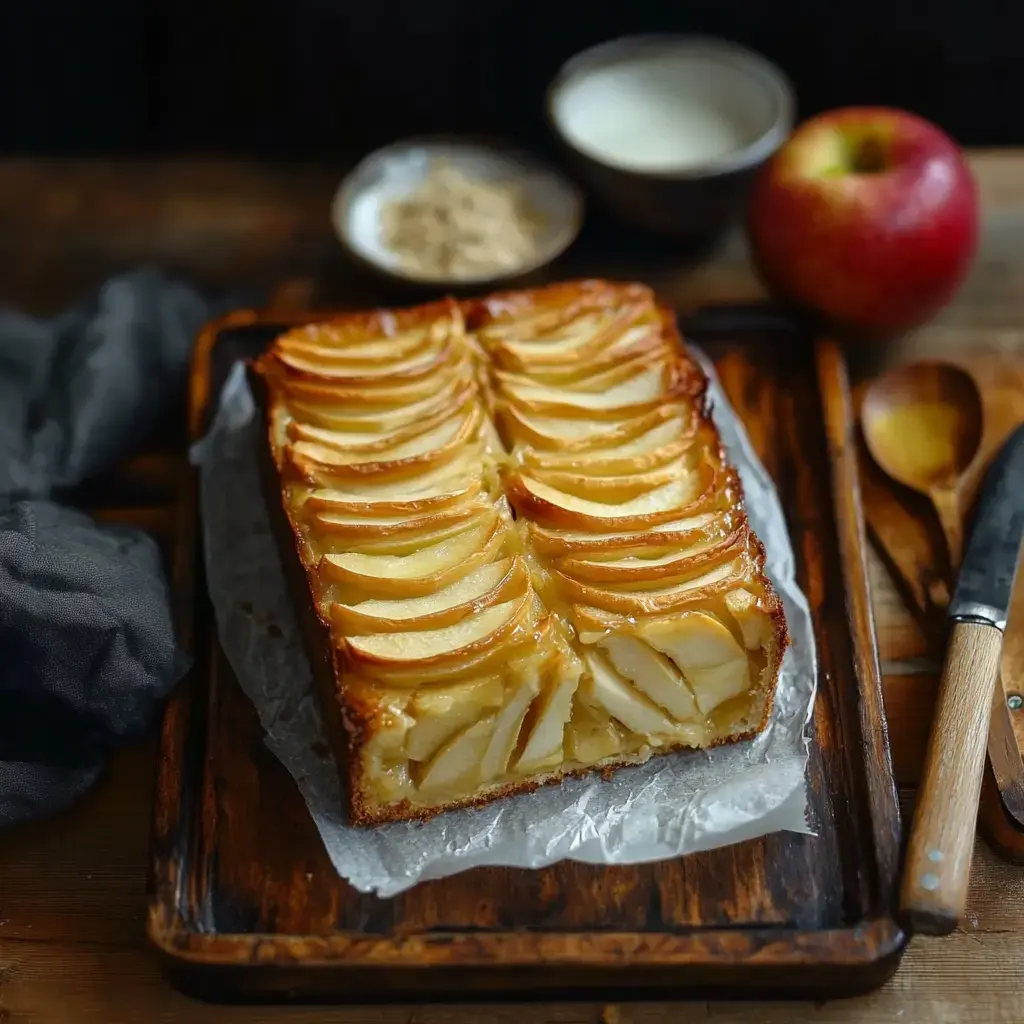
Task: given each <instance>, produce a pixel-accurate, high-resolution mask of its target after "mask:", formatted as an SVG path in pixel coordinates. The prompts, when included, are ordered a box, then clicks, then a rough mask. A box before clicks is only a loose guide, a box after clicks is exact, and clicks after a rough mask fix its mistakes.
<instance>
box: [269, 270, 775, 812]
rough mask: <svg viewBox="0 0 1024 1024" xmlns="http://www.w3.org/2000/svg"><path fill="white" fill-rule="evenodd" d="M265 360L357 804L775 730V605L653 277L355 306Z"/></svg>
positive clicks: (323, 674) (514, 782) (459, 797)
mask: <svg viewBox="0 0 1024 1024" xmlns="http://www.w3.org/2000/svg"><path fill="white" fill-rule="evenodd" d="M252 369H253V379H254V383H256V384H257V385H258V387H257V393H258V396H259V397H260V399H261V404H262V406H263V408H264V411H265V414H266V417H267V440H268V445H267V453H266V454H268V455H269V457H270V460H269V462H270V467H271V469H270V472H269V473H268V474H267V477H268V483H269V488H268V499H269V501H270V502H271V503H272V504H273V505H278V506H280V510H281V511H283V513H284V514H283V516H279V521H280V522H279V525H280V527H281V528H280V529H279V530H278V534H279V540H280V541H281V542H282V543H281V547H282V554H283V557H284V558H285V559H286V560H289V561H290V562H292V563H294V562H295V560H296V558H297V559H298V561H299V562H300V563H301V570H302V571H301V572H295V573H293V576H294V577H295V579H296V580H297V581H298V584H299V585H298V586H297V587H296V595H295V596H296V599H297V601H298V603H299V608H298V611H299V614H300V616H301V617H303V618H304V620H305V626H306V627H307V628H305V629H304V635H305V638H306V642H307V646H309V647H310V651H309V653H310V657H311V660H312V662H313V666H314V674H315V675H316V676H317V681H318V686H319V689H320V696H321V700H322V703H323V705H324V713H325V716H326V718H327V720H328V722H327V724H328V730H329V734H330V735H331V737H332V741H333V746H334V748H335V754H336V756H337V758H338V760H339V764H340V766H341V771H342V774H343V781H344V782H345V789H346V793H347V796H348V800H349V811H350V816H351V820H352V822H353V823H354V824H359V825H366V824H373V823H377V822H383V821H393V820H398V819H404V818H414V817H425V816H428V815H430V814H434V813H437V812H439V811H442V810H445V809H451V808H455V807H462V806H467V805H470V804H479V803H484V802H486V801H489V800H492V799H496V798H498V797H501V796H505V795H508V794H510V793H514V792H519V791H523V790H528V789H532V788H535V787H536V786H538V785H540V784H544V783H547V782H553V781H556V780H558V779H560V778H562V777H564V776H566V775H576V774H582V773H585V772H589V771H592V770H602V771H608V770H611V769H613V768H616V767H618V766H622V765H627V764H635V763H639V762H642V761H645V760H647V759H648V758H649V757H650V756H652V755H653V754H658V753H664V752H667V751H671V750H676V749H679V748H683V747H709V746H712V745H714V744H717V743H722V742H725V741H734V740H738V739H741V738H745V737H748V736H750V735H752V734H754V733H755V732H757V731H758V730H760V729H761V728H763V726H764V725H765V724H766V721H767V718H768V714H769V712H770V709H771V702H772V697H773V695H774V691H775V686H776V682H777V679H778V673H779V668H780V665H781V662H782V656H783V654H784V652H785V648H786V646H787V643H788V637H787V633H786V625H785V619H784V616H783V611H782V605H781V602H780V600H779V599H778V597H777V596H776V595H775V593H774V592H773V590H772V588H771V585H770V584H769V582H768V580H767V579H766V577H765V575H764V572H763V564H764V551H763V548H762V546H761V544H760V542H759V541H758V539H757V538H756V536H755V535H754V533H753V532H752V530H751V529H750V526H749V524H748V522H747V517H746V513H745V512H744V509H743V501H742V492H741V488H740V485H739V480H738V477H737V476H736V474H735V472H734V471H733V470H732V468H731V467H730V466H729V465H728V462H727V461H726V457H725V453H724V452H723V450H722V446H721V443H720V440H719V436H718V433H717V431H716V429H715V427H714V424H713V423H712V421H711V419H710V417H709V415H708V413H707V410H706V407H705V388H706V385H707V381H706V378H705V376H704V374H703V372H702V371H701V369H700V367H699V366H698V365H697V364H696V363H695V362H694V361H693V360H692V359H691V358H690V356H689V355H688V354H687V353H686V350H685V348H684V347H683V345H682V343H681V340H680V339H679V337H678V335H677V333H676V330H675V326H674V320H673V318H672V317H671V315H670V314H668V313H666V312H665V311H663V310H661V309H660V308H659V307H658V305H657V303H656V301H655V299H654V296H653V295H652V293H651V292H650V290H649V289H647V288H645V287H643V286H641V285H621V284H613V283H608V282H602V281H585V282H574V283H570V284H564V285H556V286H552V287H549V288H545V289H540V290H536V291H529V292H520V293H506V294H500V295H495V296H491V297H490V298H487V299H484V300H480V301H472V302H465V303H462V304H459V303H456V302H454V301H445V302H438V303H432V304H430V305H426V306H421V307H417V308H415V309H409V310H401V311H379V312H374V313H366V314H357V315H351V316H346V317H342V318H340V319H337V320H334V321H330V322H325V323H318V324H312V325H309V326H304V327H300V328H296V329H294V330H291V331H289V332H287V333H286V334H284V335H282V336H281V337H279V338H278V339H277V340H276V341H275V343H274V345H273V346H272V348H271V349H270V351H269V352H268V353H267V354H266V355H264V356H263V357H261V358H260V359H259V360H258V361H257V362H256V364H255V365H254V366H253V368H252ZM294 568H296V569H298V568H299V567H298V566H294Z"/></svg>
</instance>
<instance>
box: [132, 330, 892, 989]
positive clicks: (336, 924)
mask: <svg viewBox="0 0 1024 1024" xmlns="http://www.w3.org/2000/svg"><path fill="white" fill-rule="evenodd" d="M320 315H321V316H322V315H323V314H320ZM313 316H314V315H307V316H306V319H311V318H313ZM293 322H294V321H293ZM284 326H285V324H284V323H282V321H281V319H280V314H274V315H273V316H271V317H266V316H265V317H259V316H257V315H253V314H244V313H243V314H240V315H236V316H235V317H233V318H231V319H229V320H228V321H225V322H222V323H221V324H220V325H219V326H215V327H214V328H212V329H211V330H210V331H208V332H207V333H206V334H205V335H204V337H203V339H202V340H201V341H200V344H199V346H198V349H197V356H196V363H195V372H194V374H193V378H192V385H191V395H192V414H193V416H192V420H191V422H192V429H193V432H194V434H199V433H201V432H202V431H203V430H204V429H205V422H206V417H207V415H208V413H209V408H210V402H211V399H212V397H213V396H214V395H215V394H217V393H218V392H219V388H220V385H221V383H222V382H223V381H224V379H225V377H226V375H227V372H228V370H229V369H230V367H231V366H232V365H233V362H234V360H236V359H238V358H250V357H252V356H254V355H256V354H258V353H259V352H260V351H261V350H262V349H263V347H265V346H266V345H267V344H268V343H269V342H270V340H271V339H272V338H273V337H274V336H275V335H276V334H277V333H279V332H280V330H282V329H283V327H284ZM705 351H707V352H708V353H709V355H710V356H711V357H712V358H713V360H714V361H715V364H716V367H717V369H718V374H719V377H720V380H721V382H722V385H723V387H724V389H725V391H726V393H727V394H728V396H729V398H730V400H731V402H732V404H733V406H734V408H735V409H736V411H737V413H738V414H739V415H740V417H741V418H742V419H743V421H744V423H745V425H746V427H747V431H748V434H749V436H750V437H751V440H752V442H753V444H754V446H755V448H756V449H757V451H758V454H759V455H760V456H761V458H762V460H763V462H764V464H765V466H766V468H767V470H768V472H769V473H770V474H771V475H772V476H773V478H774V480H775V481H776V484H777V486H778V489H779V493H780V499H781V501H782V504H783V508H784V509H785V511H786V515H787V519H788V522H789V527H790V534H791V536H792V538H793V546H794V549H795V551H794V553H795V559H796V564H797V575H798V580H799V582H800V585H801V587H802V589H803V591H804V593H805V594H806V595H807V598H808V600H809V603H810V605H811V610H812V616H813V619H814V624H815V635H816V641H817V650H818V655H819V680H818V684H819V690H818V698H817V700H816V703H815V708H814V714H813V718H812V722H811V734H812V740H811V745H810V759H809V763H808V768H807V780H808V804H809V817H810V819H811V821H812V823H813V826H814V829H815V832H816V834H815V835H813V836H807V835H794V834H790V833H777V834H774V835H770V836H766V837H762V838H759V839H756V840H751V841H749V842H745V843H740V844H736V845H734V846H730V847H726V848H723V849H718V850H710V851H706V852H702V853H696V854H693V855H691V856H687V857H680V858H675V859H669V860H665V861H661V862H658V863H651V864H635V865H626V866H617V867H604V866H600V865H590V864H580V863H575V862H571V861H563V862H561V863H559V864H555V865H552V866H551V867H549V868H544V869H541V870H537V871H523V870H518V869H510V868H477V869H474V870H472V871H468V872H465V873H463V874H460V875H456V876H454V877H451V878H445V879H440V880H435V881H429V882H425V883H421V884H420V885H417V886H416V887H414V888H413V889H411V890H410V891H408V892H406V893H402V894H400V895H399V896H396V897H394V898H393V899H390V900H388V899H379V898H377V897H375V896H373V895H369V894H364V893H360V892H357V891H355V890H354V889H352V887H351V886H349V885H348V884H347V883H346V882H345V881H344V880H343V879H342V878H340V877H339V876H338V874H337V873H336V872H335V871H334V869H333V867H332V866H331V863H330V861H329V860H328V858H327V855H326V853H325V851H324V849H323V845H322V843H321V841H320V838H319V836H318V834H317V832H316V829H315V827H314V825H313V822H312V820H311V818H310V816H309V814H308V812H307V810H306V807H305V805H304V803H303V801H302V798H301V796H300V795H299V793H298V791H297V789H296V787H295V785H294V783H293V782H292V780H291V778H290V777H289V776H288V773H287V771H286V770H285V769H284V767H283V766H282V765H281V764H280V763H279V762H277V761H276V759H275V758H274V757H273V756H272V755H271V754H270V753H269V751H268V750H267V748H266V746H265V745H264V742H263V733H262V729H261V726H260V723H259V720H258V717H257V715H256V713H255V711H254V709H253V707H252V705H251V704H250V703H249V701H248V700H247V699H246V697H245V696H244V694H243V693H242V691H241V689H240V687H239V686H238V683H237V681H236V680H235V679H234V677H233V675H232V673H231V669H230V666H229V665H228V663H227V660H226V658H225V657H224V655H223V652H222V651H221V650H220V647H219V645H218V643H217V639H216V635H215V630H213V629H212V628H211V618H212V613H211V609H210V606H209V602H208V600H207V599H206V598H205V595H204V592H203V583H202V558H201V551H200V546H199V545H200V540H199V531H198V529H197V526H198V523H197V508H196V495H195V481H194V479H191V480H190V483H189V486H188V488H187V489H186V491H185V492H184V493H183V495H182V503H181V512H182V518H181V535H180V536H181V543H179V545H178V547H177V551H178V555H179V558H178V566H177V572H176V591H177V594H178V598H179V611H180V614H181V616H182V638H183V642H184V643H186V644H187V645H188V646H189V648H190V650H191V651H192V652H193V654H194V656H195V668H194V670H193V672H192V673H191V676H190V678H189V680H188V681H187V683H186V684H185V685H184V686H182V687H180V688H179V689H178V690H177V691H176V692H175V695H174V697H173V699H172V700H171V702H170V704H169V705H168V708H167V712H166V716H165V719H164V724H163V731H162V742H161V757H160V774H159V777H158V781H157V791H156V806H155V815H154V847H153V862H152V873H151V877H152V888H151V897H150V905H149V917H148V933H149V936H150V939H151V940H152V942H153V943H154V945H155V946H156V948H157V949H158V950H159V952H160V954H161V956H162V959H163V962H164V964H165V966H166V968H167V970H168V972H169V974H170V976H171V977H172V979H173V980H174V981H175V982H176V983H177V984H178V985H179V986H181V987H182V988H184V989H186V990H187V991H189V992H192V993H194V994H197V995H201V996H203V997H206V998H212V999H217V1000H280V999H323V998H330V999H340V1000H355V1001H359V1002H368V1001H373V1000H380V999H388V1000H391V1001H394V1000H397V999H405V998H421V999H422V998H424V997H427V996H428V995H429V997H431V998H447V997H456V998H459V997H463V998H464V997H465V996H466V994H468V993H476V995H477V996H478V997H479V995H480V994H481V993H484V992H486V993H489V994H491V995H495V994H501V995H504V996H512V997H515V998H520V999H522V998H528V997H531V996H532V997H536V996H539V995H541V994H542V993H545V994H547V995H548V996H553V995H555V994H559V993H560V994H563V995H570V994H571V995H573V996H574V997H578V996H581V995H583V996H585V997H586V998H598V997H600V994H601V993H604V994H610V993H614V994H615V995H616V996H617V997H625V998H641V997H646V998H651V997H652V995H653V994H654V993H656V992H660V993H662V994H663V995H664V994H669V993H671V994H673V995H677V996H679V995H685V996H687V997H691V998H692V997H696V996H699V995H722V994H729V995H730V996H731V997H735V996H736V995H737V994H739V993H743V994H744V995H748V996H749V995H752V994H754V993H762V994H765V993H772V994H774V995H789V996H793V995H797V996H803V997H826V996H836V995H840V994H851V993H854V992H858V991H865V990H867V989H870V988H873V987H876V986H878V985H879V984H881V983H882V982H883V981H885V980H886V979H887V978H888V977H890V976H891V975H892V973H893V971H894V970H895V968H896V966H897V964H898V962H899V959H900V957H901V955H902V952H903V949H904V948H905V945H906V941H907V936H906V934H905V933H904V932H903V931H902V930H901V929H900V927H899V926H898V925H897V924H896V922H895V921H894V920H893V916H892V911H893V905H894V904H893V901H894V898H895V887H896V881H897V871H898V865H899V811H898V806H897V800H896V789H895V784H894V781H893V776H892V767H891V761H890V756H889V748H888V733H887V728H886V723H885V719H884V715H883V711H882V691H881V678H880V673H879V670H878V659H877V653H876V650H875V643H874V635H873V632H872V629H871V608H870V602H869V593H868V583H867V565H866V560H865V555H866V540H865V534H864V525H863V517H862V513H861V509H860V504H859V500H858V488H857V464H856V444H855V437H856V434H855V426H854V420H853V415H852V412H853V410H852V401H851V396H850V392H849V388H848V382H847V375H846V366H845V363H844V361H843V357H842V354H841V352H840V350H839V348H838V347H837V346H836V345H835V344H833V343H831V342H828V341H822V342H819V343H817V344H813V345H812V344H811V343H810V342H809V341H808V340H807V339H792V343H787V342H786V341H785V340H780V339H778V338H775V339H766V338H763V337H762V338H757V337H746V338H736V339H734V340H732V339H722V340H721V341H720V342H718V343H716V344H714V345H713V346H711V345H709V346H706V348H705Z"/></svg>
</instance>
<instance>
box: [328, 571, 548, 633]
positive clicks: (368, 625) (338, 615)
mask: <svg viewBox="0 0 1024 1024" xmlns="http://www.w3.org/2000/svg"><path fill="white" fill-rule="evenodd" d="M527 586H528V576H527V572H526V567H525V564H524V563H523V561H522V559H520V558H504V559H502V560H501V561H498V562H491V563H490V564H488V565H483V566H481V567H480V568H478V569H474V570H473V571H472V572H470V573H468V574H467V575H465V576H463V577H462V578H461V579H460V580H457V581H456V582H454V583H451V584H449V585H448V586H447V587H443V588H442V589H441V590H437V591H435V592H434V593H433V594H426V595H423V596H421V597H407V598H398V599H390V600H389V599H383V600H382V599H378V598H370V599H369V600H367V601H361V602H360V603H359V604H357V605H346V604H335V605H333V606H332V608H331V617H332V619H333V621H334V622H335V623H336V624H337V625H338V626H339V627H340V628H341V629H342V630H343V631H344V633H345V635H346V636H360V635H363V634H369V633H381V632H399V631H401V630H409V629H413V628H415V629H439V628H443V627H445V626H451V625H455V624H456V623H458V622H461V621H462V620H463V619H465V618H468V617H470V616H472V615H474V614H476V613H478V612H480V611H482V610H483V609H484V608H488V607H490V606H491V605H493V604H497V603H499V602H500V601H502V600H504V599H507V598H510V597H512V596H513V595H516V594H519V593H525V592H526V589H527Z"/></svg>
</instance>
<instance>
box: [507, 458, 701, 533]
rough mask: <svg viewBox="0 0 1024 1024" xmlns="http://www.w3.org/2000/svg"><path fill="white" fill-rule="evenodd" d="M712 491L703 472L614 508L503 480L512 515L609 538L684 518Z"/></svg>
mask: <svg viewBox="0 0 1024 1024" xmlns="http://www.w3.org/2000/svg"><path fill="white" fill-rule="evenodd" d="M713 487H714V471H713V469H712V468H711V467H707V466H702V467H700V468H699V469H696V470H691V471H690V472H688V473H687V474H686V475H685V476H681V477H677V478H675V479H673V480H670V481H669V482H668V483H666V484H662V485H661V486H660V487H655V488H653V489H651V490H649V491H647V492H646V493H644V494H641V495H639V496H637V497H636V498H631V499H629V500H627V501H621V502H614V503H612V502H603V501H590V500H588V499H586V498H580V497H577V496H576V495H574V494H568V493H567V492H565V491H560V490H558V489H557V488H554V487H549V486H548V485H547V484H545V483H542V482H541V481H540V480H536V479H534V478H533V477H529V476H524V475H518V474H516V475H513V476H512V477H510V479H509V480H508V483H507V493H508V496H509V500H510V501H511V502H512V504H513V506H514V507H515V508H516V510H517V511H518V512H521V513H522V514H523V515H525V516H526V517H527V518H529V519H532V520H534V521H536V522H540V523H545V524H552V525H556V526H557V525H563V526H568V527H580V528H583V529H586V528H593V529H595V530H600V531H603V532H610V531H612V530H626V529H645V528H649V527H651V526H654V525H656V524H657V523H665V522H669V521H670V520H672V519H680V518H683V513H684V510H690V508H691V506H693V505H695V504H696V503H698V502H699V501H700V499H701V498H702V496H703V495H705V494H707V493H708V491H709V490H710V489H711V488H713ZM692 511H694V512H696V511H699V509H697V508H693V509H692Z"/></svg>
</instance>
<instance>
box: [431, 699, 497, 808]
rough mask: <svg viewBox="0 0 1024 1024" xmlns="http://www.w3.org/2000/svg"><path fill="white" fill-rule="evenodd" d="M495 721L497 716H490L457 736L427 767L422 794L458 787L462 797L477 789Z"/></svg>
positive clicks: (442, 748) (446, 744) (443, 747)
mask: <svg viewBox="0 0 1024 1024" xmlns="http://www.w3.org/2000/svg"><path fill="white" fill-rule="evenodd" d="M494 722H495V716H494V715H488V716H487V717H486V718H482V719H481V720H480V721H479V722H475V723H474V724H473V725H470V726H468V727H467V728H465V729H463V730H462V731H461V732H458V733H456V734H455V735H454V736H453V737H452V738H451V739H450V740H449V741H448V742H447V743H445V744H444V746H442V747H441V749H440V750H438V752H437V754H436V755H435V756H434V758H433V759H432V760H431V761H430V763H429V764H428V765H427V767H426V769H425V771H424V772H423V773H422V775H421V776H420V778H419V785H418V787H417V788H418V789H419V790H420V791H422V792H437V791H439V790H444V789H455V788H458V789H459V790H460V791H461V792H460V793H459V794H458V795H463V794H464V793H465V792H466V791H469V792H472V791H473V790H475V788H476V780H477V778H478V773H479V771H480V762H481V760H482V758H483V756H484V754H485V753H486V752H487V747H488V744H489V743H490V741H491V734H492V732H493V731H494ZM470 780H472V783H470ZM460 783H461V785H460Z"/></svg>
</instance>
